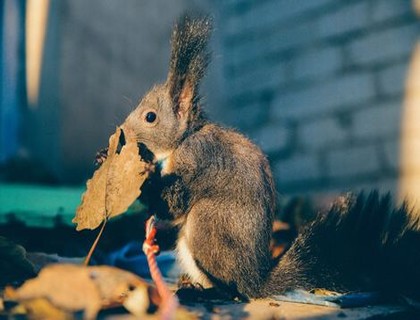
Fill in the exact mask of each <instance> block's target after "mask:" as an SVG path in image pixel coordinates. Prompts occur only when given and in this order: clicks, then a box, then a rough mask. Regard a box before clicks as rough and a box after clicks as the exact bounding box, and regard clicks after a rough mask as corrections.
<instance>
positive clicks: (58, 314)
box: [22, 298, 74, 320]
mask: <svg viewBox="0 0 420 320" xmlns="http://www.w3.org/2000/svg"><path fill="white" fill-rule="evenodd" d="M22 306H23V307H24V308H25V311H26V314H27V315H28V318H29V319H36V320H38V319H39V320H72V319H74V317H73V315H72V314H71V313H70V312H65V311H63V310H60V309H59V308H57V307H55V306H54V305H53V304H52V303H51V302H50V301H48V300H47V299H45V298H36V299H31V300H25V301H23V302H22Z"/></svg>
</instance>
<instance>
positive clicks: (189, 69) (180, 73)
mask: <svg viewBox="0 0 420 320" xmlns="http://www.w3.org/2000/svg"><path fill="white" fill-rule="evenodd" d="M211 30H212V23H211V20H210V18H209V17H205V18H199V19H191V18H190V17H188V16H183V17H182V18H181V19H180V20H179V21H178V23H177V24H176V25H175V27H174V29H173V32H172V37H171V58H170V64H169V74H168V79H167V85H168V86H169V93H170V95H171V98H172V99H173V102H174V108H175V110H174V111H175V112H176V113H177V114H179V115H181V116H182V115H185V114H187V113H188V112H190V111H191V109H192V108H193V107H195V106H196V104H197V101H198V97H199V94H198V89H199V84H200V81H201V79H202V78H203V76H204V74H205V71H206V69H207V66H208V64H209V62H210V53H209V51H208V41H209V37H210V34H211Z"/></svg>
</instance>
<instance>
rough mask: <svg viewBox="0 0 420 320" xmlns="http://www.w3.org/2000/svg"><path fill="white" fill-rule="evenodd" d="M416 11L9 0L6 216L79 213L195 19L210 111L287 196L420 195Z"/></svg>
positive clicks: (2, 52)
mask: <svg viewBox="0 0 420 320" xmlns="http://www.w3.org/2000/svg"><path fill="white" fill-rule="evenodd" d="M419 2H420V1H415V0H386V1H385V0H353V1H344V0H311V1H308V0H225V1H222V0H213V1H211V0H177V1H167V0H166V1H165V0H153V1H146V0H124V1H117V0H90V1H85V0H26V1H24V0H1V1H0V19H1V20H0V75H1V77H0V218H1V217H3V218H4V219H11V216H10V213H12V212H14V213H19V215H24V214H29V215H31V214H33V213H34V212H41V213H42V214H46V215H48V214H50V215H56V214H57V213H59V214H62V215H64V216H65V217H70V219H71V217H72V215H73V214H74V210H75V208H76V206H77V205H78V203H79V201H80V194H81V193H82V192H83V190H84V183H85V181H86V179H87V178H88V177H90V176H91V175H92V172H93V169H94V168H93V160H94V157H95V153H96V151H98V150H99V149H101V148H103V147H105V146H106V145H107V141H108V137H109V135H110V134H111V133H112V132H113V131H114V130H115V126H116V125H118V124H120V123H121V122H122V121H123V120H124V118H125V117H126V116H127V115H128V113H129V112H130V111H131V110H132V109H133V108H135V107H136V105H137V103H138V101H139V99H140V98H141V97H142V96H143V94H144V93H145V92H146V91H147V90H148V89H149V88H150V87H151V86H152V85H153V84H154V83H156V82H162V81H164V80H165V78H166V73H167V67H168V58H169V50H170V48H169V38H170V33H171V26H172V25H173V22H174V21H175V20H176V18H177V17H178V16H179V15H181V14H182V13H183V12H185V11H186V10H189V11H193V12H194V11H195V12H197V11H198V12H205V13H210V14H212V15H214V17H215V29H216V30H215V33H214V37H213V39H212V50H213V53H214V54H213V63H212V65H211V67H210V70H209V74H208V77H207V78H206V80H205V83H204V85H203V87H202V92H203V95H204V96H205V97H206V99H205V101H206V108H207V111H208V113H209V114H210V116H211V117H212V118H213V119H214V120H216V121H218V122H220V123H223V124H225V125H227V126H230V127H234V128H237V129H239V130H241V131H242V132H244V133H245V134H246V135H248V136H249V137H250V138H251V139H253V140H254V141H255V142H256V143H257V144H259V145H260V146H261V148H262V149H263V150H264V151H265V152H266V154H267V155H268V158H269V160H270V162H271V164H272V169H273V172H274V176H275V179H276V183H277V189H278V191H279V193H280V194H283V195H296V194H304V195H305V194H307V195H315V196H322V197H323V196H326V195H331V194H338V193H341V192H346V191H349V190H360V189H371V188H378V189H380V190H382V191H391V192H392V193H393V194H394V195H396V196H397V197H399V198H400V199H401V198H403V197H411V199H414V201H415V199H418V198H419V197H420V191H419V190H418V189H419V188H420V139H419V137H420V106H418V104H419V103H417V102H420V49H419V45H418V38H419V22H418V21H419V20H418V16H417V13H416V12H418V9H419V7H420V4H419ZM5 217H6V218H5ZM7 217H8V218H7ZM66 219H67V218H66ZM66 219H65V220H66ZM67 220H68V219H67ZM67 220H66V221H67Z"/></svg>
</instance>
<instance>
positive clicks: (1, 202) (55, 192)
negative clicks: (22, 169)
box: [0, 183, 85, 227]
mask: <svg viewBox="0 0 420 320" xmlns="http://www.w3.org/2000/svg"><path fill="white" fill-rule="evenodd" d="M84 191H85V187H84V186H83V187H58V186H41V185H25V184H3V183H0V223H5V222H6V221H7V220H8V219H10V214H14V215H15V216H16V218H17V219H19V220H21V221H24V222H25V223H26V224H27V225H31V226H44V227H45V226H52V225H53V224H54V221H57V215H59V217H60V219H61V220H60V221H62V222H64V223H67V224H71V220H72V219H73V217H74V214H75V212H76V208H77V206H78V205H79V204H80V201H81V197H82V194H83V192H84Z"/></svg>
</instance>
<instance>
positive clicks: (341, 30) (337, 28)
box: [318, 1, 369, 38]
mask: <svg viewBox="0 0 420 320" xmlns="http://www.w3.org/2000/svg"><path fill="white" fill-rule="evenodd" d="M368 5H369V3H368V2H367V1H363V2H359V3H356V4H352V5H349V6H346V7H342V8H340V9H339V10H337V11H335V12H333V13H330V14H328V15H326V16H324V17H322V19H320V20H319V22H318V23H319V34H320V37H323V38H327V37H332V36H342V35H345V34H346V33H349V32H352V31H356V30H360V29H362V28H365V27H366V26H367V25H368V24H369V7H368Z"/></svg>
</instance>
